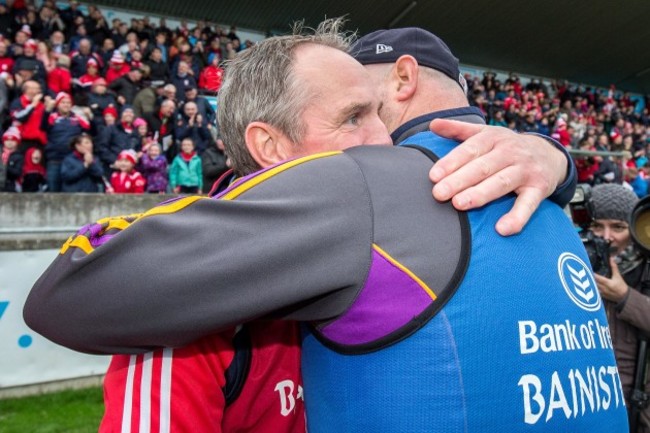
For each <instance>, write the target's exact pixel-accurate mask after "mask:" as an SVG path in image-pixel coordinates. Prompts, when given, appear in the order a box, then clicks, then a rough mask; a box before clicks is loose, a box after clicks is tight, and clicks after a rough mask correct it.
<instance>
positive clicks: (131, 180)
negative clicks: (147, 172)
mask: <svg viewBox="0 0 650 433" xmlns="http://www.w3.org/2000/svg"><path fill="white" fill-rule="evenodd" d="M146 185H147V182H146V181H145V180H144V177H142V175H141V174H140V172H139V171H136V170H132V171H131V172H130V173H123V172H120V171H116V172H115V173H113V174H112V175H111V186H112V187H113V192H114V193H115V194H141V193H143V192H144V188H145V186H146Z"/></svg>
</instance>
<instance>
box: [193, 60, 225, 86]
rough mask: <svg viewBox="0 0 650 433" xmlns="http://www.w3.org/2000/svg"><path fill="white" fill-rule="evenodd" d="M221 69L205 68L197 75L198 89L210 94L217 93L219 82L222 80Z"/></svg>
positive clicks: (211, 66)
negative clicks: (207, 91)
mask: <svg viewBox="0 0 650 433" xmlns="http://www.w3.org/2000/svg"><path fill="white" fill-rule="evenodd" d="M223 72H224V71H223V69H222V68H220V67H218V66H213V65H210V66H206V67H205V68H203V71H201V75H199V88H201V89H205V90H209V91H211V92H218V91H219V89H220V88H221V80H223Z"/></svg>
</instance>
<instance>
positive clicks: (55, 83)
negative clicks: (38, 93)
mask: <svg viewBox="0 0 650 433" xmlns="http://www.w3.org/2000/svg"><path fill="white" fill-rule="evenodd" d="M47 87H48V88H49V89H50V90H52V92H54V93H59V92H65V93H68V94H70V93H71V92H72V74H70V71H69V70H67V69H65V68H61V67H59V66H57V67H56V68H54V69H52V71H50V72H49V73H48V74H47Z"/></svg>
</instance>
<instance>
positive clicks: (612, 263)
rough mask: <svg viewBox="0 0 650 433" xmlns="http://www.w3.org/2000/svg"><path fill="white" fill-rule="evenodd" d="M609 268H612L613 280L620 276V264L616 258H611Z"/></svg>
mask: <svg viewBox="0 0 650 433" xmlns="http://www.w3.org/2000/svg"><path fill="white" fill-rule="evenodd" d="M609 266H610V267H611V268H612V278H614V277H616V276H619V275H620V274H621V273H620V272H619V270H618V263H616V259H615V258H614V257H611V256H610V258H609Z"/></svg>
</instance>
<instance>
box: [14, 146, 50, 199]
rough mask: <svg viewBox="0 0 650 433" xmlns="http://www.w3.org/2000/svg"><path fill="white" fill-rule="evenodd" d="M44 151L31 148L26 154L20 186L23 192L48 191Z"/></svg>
mask: <svg viewBox="0 0 650 433" xmlns="http://www.w3.org/2000/svg"><path fill="white" fill-rule="evenodd" d="M43 162H44V161H43V151H41V149H39V148H37V147H30V148H29V149H27V151H26V152H25V160H24V162H23V170H22V176H21V179H20V184H21V186H22V190H23V192H43V191H45V190H46V189H47V179H46V177H45V166H44V165H43Z"/></svg>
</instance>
